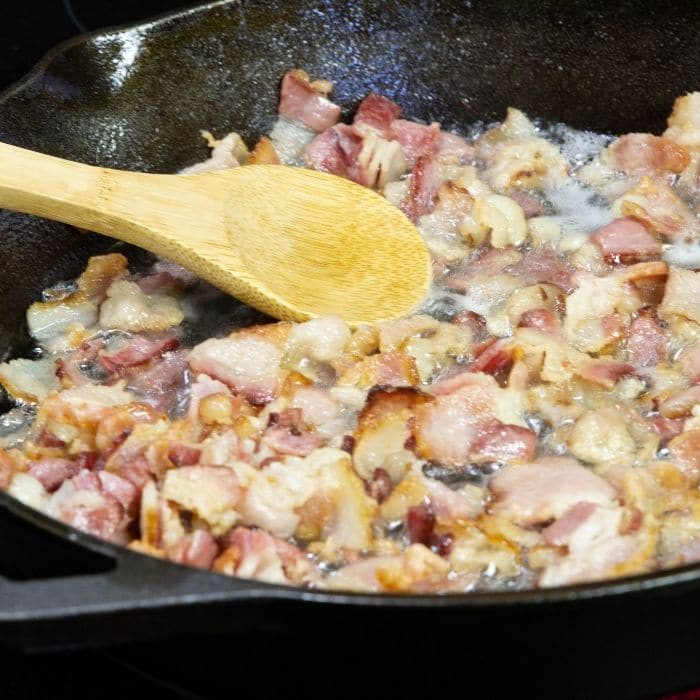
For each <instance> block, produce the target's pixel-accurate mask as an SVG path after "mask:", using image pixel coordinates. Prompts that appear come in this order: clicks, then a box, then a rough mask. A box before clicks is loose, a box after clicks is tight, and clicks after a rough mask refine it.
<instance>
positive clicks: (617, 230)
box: [591, 217, 661, 265]
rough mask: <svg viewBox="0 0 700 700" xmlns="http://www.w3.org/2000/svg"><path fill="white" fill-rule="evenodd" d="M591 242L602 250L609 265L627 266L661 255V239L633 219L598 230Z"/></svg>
mask: <svg viewBox="0 0 700 700" xmlns="http://www.w3.org/2000/svg"><path fill="white" fill-rule="evenodd" d="M591 240H592V241H593V243H595V244H596V245H597V246H598V248H600V252H601V253H602V254H603V257H604V258H605V261H606V262H608V263H614V264H623V265H627V264H629V263H634V262H642V261H644V260H652V259H654V258H658V257H659V256H660V255H661V243H660V242H659V239H658V238H657V237H656V236H654V235H652V234H651V233H649V231H647V229H646V227H644V226H642V224H640V223H639V221H637V220H636V219H633V218H631V217H625V218H623V219H615V221H613V222H612V223H610V224H608V225H607V226H603V228H601V229H598V230H597V231H596V232H595V233H594V234H593V235H592V236H591Z"/></svg>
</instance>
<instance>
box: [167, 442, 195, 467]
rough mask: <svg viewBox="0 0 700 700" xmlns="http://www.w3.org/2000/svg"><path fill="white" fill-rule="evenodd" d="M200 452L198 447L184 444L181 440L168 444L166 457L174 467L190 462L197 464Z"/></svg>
mask: <svg viewBox="0 0 700 700" xmlns="http://www.w3.org/2000/svg"><path fill="white" fill-rule="evenodd" d="M201 454H202V450H201V449H200V448H199V447H193V446H192V445H185V444H184V443H182V442H175V443H173V444H172V445H170V449H169V450H168V458H169V459H170V461H171V462H172V463H173V464H174V465H175V466H176V467H188V466H191V465H192V464H197V462H199V458H200V456H201Z"/></svg>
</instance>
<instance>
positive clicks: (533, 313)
mask: <svg viewBox="0 0 700 700" xmlns="http://www.w3.org/2000/svg"><path fill="white" fill-rule="evenodd" d="M519 325H520V326H523V327H525V328H534V329H535V330H538V331H542V333H546V334H547V335H551V336H552V337H554V338H561V337H562V334H563V329H562V326H561V321H560V320H559V316H557V315H556V314H555V313H554V312H553V311H549V310H548V309H530V310H529V311H526V312H525V313H524V314H523V315H522V316H521V317H520V324H519Z"/></svg>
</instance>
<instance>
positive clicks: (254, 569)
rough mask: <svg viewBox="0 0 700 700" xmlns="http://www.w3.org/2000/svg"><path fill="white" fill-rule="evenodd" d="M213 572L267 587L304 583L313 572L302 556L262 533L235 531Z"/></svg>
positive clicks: (294, 549) (286, 544) (310, 565)
mask: <svg viewBox="0 0 700 700" xmlns="http://www.w3.org/2000/svg"><path fill="white" fill-rule="evenodd" d="M227 540H228V542H229V546H228V548H227V549H226V550H225V551H224V552H223V554H221V556H219V557H218V559H216V561H215V562H214V567H213V568H214V570H215V571H219V572H221V573H225V574H229V575H230V576H240V577H242V578H252V579H257V580H258V581H267V582H269V583H297V584H300V583H307V582H309V581H311V580H313V579H315V578H316V576H317V572H316V570H315V568H314V566H313V564H312V563H311V562H310V561H309V560H308V559H307V558H306V556H305V555H304V552H302V551H301V550H300V549H298V548H297V547H295V546H294V545H291V544H289V543H288V542H285V541H284V540H281V539H279V538H277V537H273V536H272V535H270V534H269V533H267V532H265V531H264V530H253V529H251V528H247V527H237V528H236V529H235V530H234V531H233V533H232V535H230V536H228V537H227Z"/></svg>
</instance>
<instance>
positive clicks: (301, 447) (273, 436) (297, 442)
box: [262, 425, 324, 457]
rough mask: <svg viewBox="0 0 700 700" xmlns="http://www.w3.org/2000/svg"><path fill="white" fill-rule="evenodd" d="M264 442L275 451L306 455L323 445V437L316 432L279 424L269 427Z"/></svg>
mask: <svg viewBox="0 0 700 700" xmlns="http://www.w3.org/2000/svg"><path fill="white" fill-rule="evenodd" d="M262 442H263V444H264V445H266V446H267V447H269V448H271V449H273V450H274V451H275V452H279V453H280V454H286V455H297V456H298V457H305V456H306V455H308V454H310V453H311V452H313V451H314V450H315V449H316V448H318V447H321V445H323V442H324V441H323V438H322V437H321V436H320V435H317V434H316V433H310V432H301V431H299V430H297V429H295V428H290V427H287V426H283V425H279V426H273V427H271V428H268V429H267V431H266V432H265V435H264V436H263V439H262Z"/></svg>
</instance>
